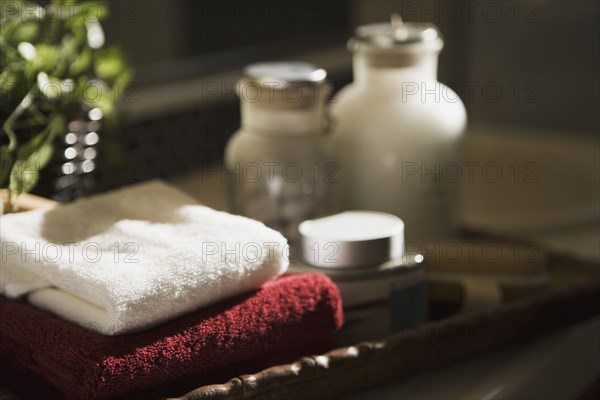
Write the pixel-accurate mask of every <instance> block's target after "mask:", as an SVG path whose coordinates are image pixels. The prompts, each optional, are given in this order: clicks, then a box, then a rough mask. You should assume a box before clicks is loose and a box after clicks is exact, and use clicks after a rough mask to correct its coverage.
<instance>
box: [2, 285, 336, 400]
mask: <svg viewBox="0 0 600 400" xmlns="http://www.w3.org/2000/svg"><path fill="white" fill-rule="evenodd" d="M341 312H342V311H341V299H340V296H339V292H338V290H337V289H336V287H335V286H334V284H333V283H332V282H331V281H330V280H329V279H328V278H327V277H325V276H324V275H319V274H301V275H288V276H284V277H281V278H279V279H277V280H275V281H271V282H268V283H266V284H265V285H264V286H263V287H262V288H261V289H259V290H258V291H256V292H255V293H251V294H246V295H242V296H239V297H236V298H234V299H230V300H227V301H225V302H221V303H219V304H218V305H216V306H213V307H209V308H206V309H204V310H200V311H197V312H195V313H191V314H188V315H185V316H183V317H180V318H178V319H176V320H174V321H171V322H169V323H167V324H163V325H161V326H158V327H155V328H152V329H150V330H146V331H143V332H139V333H136V334H130V335H120V336H107V335H100V334H97V333H95V332H92V331H89V330H87V329H83V328H80V327H78V326H75V325H73V324H70V323H68V322H66V321H64V320H62V319H60V318H57V317H55V316H53V315H51V314H49V313H47V312H44V311H42V310H39V309H37V308H35V307H32V306H31V305H29V304H27V303H25V302H23V301H20V302H14V301H8V300H5V299H2V298H0V315H2V328H1V329H0V353H1V355H0V364H2V365H1V366H2V368H0V373H2V371H3V370H4V371H9V372H10V370H14V369H15V368H17V369H20V370H25V371H29V372H33V373H34V374H36V375H38V376H40V377H42V378H43V379H44V380H45V381H47V382H49V383H50V384H51V385H52V386H54V387H55V388H57V389H58V391H59V393H58V394H55V395H54V396H55V397H57V398H67V399H78V400H79V399H106V398H112V397H115V396H126V395H129V396H131V397H133V398H138V396H139V394H138V393H137V391H139V390H142V389H146V392H147V391H148V389H152V388H154V387H155V386H161V385H164V384H168V383H171V382H177V381H180V380H182V379H185V378H189V377H192V376H195V377H199V378H198V379H196V384H198V383H199V382H202V379H201V377H202V374H205V373H209V372H212V371H217V370H219V369H222V368H223V367H229V366H232V365H235V364H236V363H240V362H242V361H244V360H250V359H252V358H255V357H257V356H260V355H265V354H266V357H263V359H262V363H263V364H262V365H260V367H266V366H268V365H272V363H280V362H289V361H292V360H290V359H286V357H289V356H291V357H294V356H295V355H296V356H297V354H293V352H290V350H293V349H294V348H298V347H300V346H303V345H307V344H310V343H315V342H319V341H321V340H325V339H327V338H328V337H330V336H331V334H332V333H333V332H334V331H336V330H337V329H338V328H339V327H340V325H341V323H342V314H341ZM7 364H8V365H7ZM255 365H256V364H255ZM250 368H251V367H250ZM228 371H234V370H233V369H228ZM226 372H227V371H226ZM226 372H224V373H223V374H221V375H220V376H215V375H211V378H212V379H221V380H223V379H228V378H231V377H232V376H231V375H228V374H227V373H226ZM236 372H237V371H236ZM241 372H246V373H248V372H256V371H253V370H242V371H241ZM15 375H18V376H17V377H15V378H13V379H18V380H19V381H20V382H14V381H13V382H12V383H13V385H12V386H13V388H15V389H16V390H20V391H21V392H22V391H23V388H22V386H25V385H27V386H29V387H27V388H26V389H27V390H29V393H31V392H32V391H33V390H35V389H36V388H35V382H34V381H32V380H31V377H28V376H26V375H22V374H20V375H19V374H15ZM216 382H219V381H218V380H217V381H213V382H204V383H216ZM32 383H34V384H33V385H32ZM19 385H20V386H21V387H18V386H19ZM15 386H16V387H15ZM38 386H39V385H38ZM41 392H43V391H42V390H40V389H38V391H37V392H34V393H33V394H30V395H31V396H33V397H37V394H38V393H41ZM152 393H153V396H148V397H145V398H158V397H159V395H158V393H160V392H158V391H154V390H153V391H152ZM171 394H173V393H171ZM51 397H52V396H50V395H48V394H47V392H46V393H45V394H44V398H46V399H49V398H51Z"/></svg>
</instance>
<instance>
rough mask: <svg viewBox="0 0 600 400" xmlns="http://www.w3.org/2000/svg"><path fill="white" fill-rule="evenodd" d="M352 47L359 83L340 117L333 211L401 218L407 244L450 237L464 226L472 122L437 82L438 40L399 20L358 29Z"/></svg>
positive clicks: (346, 96) (342, 95)
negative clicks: (465, 155) (464, 149)
mask: <svg viewBox="0 0 600 400" xmlns="http://www.w3.org/2000/svg"><path fill="white" fill-rule="evenodd" d="M349 47H350V49H351V50H352V51H353V53H354V59H353V69H354V82H353V83H352V84H350V85H348V86H346V87H344V88H343V89H342V90H341V91H340V92H339V93H338V94H337V95H335V96H334V99H333V102H332V107H331V113H332V117H333V126H334V131H333V135H332V137H331V140H332V144H333V146H334V148H335V149H336V152H337V153H338V156H337V157H338V160H339V172H338V176H339V183H338V184H337V185H335V188H334V193H335V194H334V199H333V201H332V203H333V204H336V206H335V209H334V210H332V211H341V210H346V209H355V210H375V211H384V212H389V213H392V214H395V215H397V216H399V217H400V218H402V219H403V220H404V222H405V225H406V236H407V240H408V241H414V240H422V239H434V238H442V237H448V236H451V235H452V234H453V233H455V232H456V231H457V229H458V225H459V220H460V216H459V211H460V210H459V184H460V181H461V179H464V176H462V175H463V174H464V172H465V171H464V168H463V167H462V164H461V161H460V150H461V138H462V135H463V132H464V129H465V126H466V112H465V108H464V105H463V104H462V102H461V100H460V99H459V97H458V95H457V94H456V93H454V92H453V91H452V90H451V89H450V88H448V87H447V86H445V85H443V84H441V83H439V82H438V81H437V64H438V54H439V52H440V51H441V49H442V47H443V41H442V39H441V37H440V34H439V31H438V30H437V28H436V27H435V26H434V25H431V24H417V23H402V20H401V19H400V18H399V17H397V16H395V17H392V23H391V24H386V23H382V24H373V25H366V26H362V27H360V28H358V29H357V31H356V36H355V37H354V38H353V39H351V40H350V42H349Z"/></svg>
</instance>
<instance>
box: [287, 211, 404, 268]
mask: <svg viewBox="0 0 600 400" xmlns="http://www.w3.org/2000/svg"><path fill="white" fill-rule="evenodd" d="M298 229H299V232H300V236H301V243H300V246H301V251H302V253H301V254H302V260H303V261H304V262H305V263H307V264H310V265H313V266H317V267H322V268H354V267H373V268H375V267H378V266H380V265H381V264H383V263H386V262H388V261H390V260H397V259H400V258H402V256H403V254H404V222H402V220H401V219H400V218H398V217H396V216H394V215H391V214H386V213H381V212H375V211H346V212H343V213H340V214H336V215H332V216H329V217H324V218H319V219H316V220H310V221H304V222H303V223H301V224H300V226H299V228H298Z"/></svg>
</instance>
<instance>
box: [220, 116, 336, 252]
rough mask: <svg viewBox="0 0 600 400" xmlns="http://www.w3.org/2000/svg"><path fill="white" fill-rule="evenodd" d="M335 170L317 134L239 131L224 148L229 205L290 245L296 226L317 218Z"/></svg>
mask: <svg viewBox="0 0 600 400" xmlns="http://www.w3.org/2000/svg"><path fill="white" fill-rule="evenodd" d="M334 167H335V164H334V163H333V161H332V157H331V152H330V151H329V150H328V149H327V148H326V137H325V136H324V135H322V134H310V135H287V134H273V133H264V132H260V131H257V130H254V129H252V128H251V127H248V126H246V127H242V128H241V129H240V130H238V131H237V132H236V133H235V134H234V135H233V136H232V138H231V139H230V140H229V142H228V144H227V147H226V149H225V178H226V180H227V186H228V192H229V193H228V194H229V206H230V210H231V211H232V212H233V213H235V214H240V215H244V216H246V217H249V218H253V219H256V220H259V221H262V222H264V223H265V224H266V225H267V226H269V227H271V228H273V229H276V230H278V231H280V232H281V233H283V234H284V236H286V238H287V239H288V240H290V241H292V242H295V241H297V239H298V225H299V224H300V223H301V222H302V221H304V220H306V219H310V218H314V217H317V216H320V215H322V213H323V211H324V210H325V209H326V208H327V205H326V203H325V202H326V200H327V199H328V196H327V192H328V187H329V186H330V184H331V181H332V179H333V177H332V174H331V169H332V168H334Z"/></svg>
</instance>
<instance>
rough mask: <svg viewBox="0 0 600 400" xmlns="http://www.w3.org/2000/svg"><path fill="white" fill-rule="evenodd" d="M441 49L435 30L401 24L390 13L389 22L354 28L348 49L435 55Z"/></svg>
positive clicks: (431, 25) (396, 17) (409, 23)
mask: <svg viewBox="0 0 600 400" xmlns="http://www.w3.org/2000/svg"><path fill="white" fill-rule="evenodd" d="M443 46H444V41H443V39H442V35H441V33H440V31H439V30H438V28H437V27H436V26H435V25H433V24H429V23H416V22H403V21H402V18H401V17H400V16H399V15H398V14H393V15H392V18H391V23H376V24H370V25H363V26H360V27H358V28H357V29H356V33H355V36H354V38H352V39H350V41H349V43H348V47H349V48H350V50H352V51H360V50H362V51H369V52H413V51H432V52H439V51H440V50H441V49H442V47H443Z"/></svg>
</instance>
